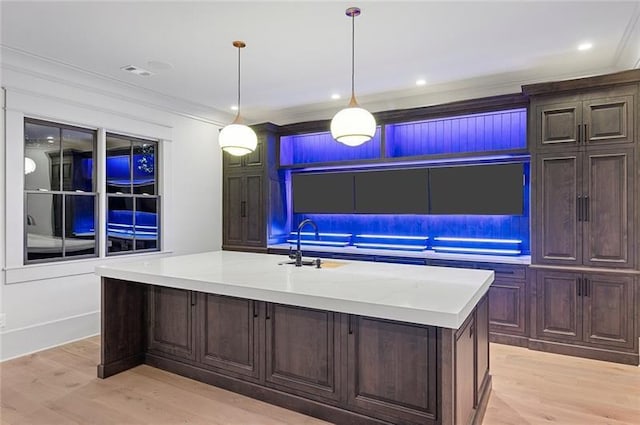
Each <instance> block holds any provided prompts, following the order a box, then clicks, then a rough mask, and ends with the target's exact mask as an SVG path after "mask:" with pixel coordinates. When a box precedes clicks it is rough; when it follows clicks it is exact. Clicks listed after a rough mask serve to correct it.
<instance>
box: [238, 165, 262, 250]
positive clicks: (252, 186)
mask: <svg viewBox="0 0 640 425" xmlns="http://www.w3.org/2000/svg"><path fill="white" fill-rule="evenodd" d="M244 178H245V199H244V200H243V202H245V204H244V205H245V206H244V207H242V209H243V211H240V212H241V213H243V212H244V219H245V220H244V226H245V230H244V238H243V242H244V244H245V245H251V246H266V244H265V242H266V230H265V213H264V202H263V193H264V190H265V189H264V187H263V182H264V180H263V178H262V175H260V174H258V175H247V176H245V177H244ZM241 215H242V214H241Z"/></svg>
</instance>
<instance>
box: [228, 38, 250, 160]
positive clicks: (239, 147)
mask: <svg viewBox="0 0 640 425" xmlns="http://www.w3.org/2000/svg"><path fill="white" fill-rule="evenodd" d="M233 47H237V48H238V103H237V106H238V115H236V118H235V119H234V120H233V122H232V123H231V124H229V125H228V126H226V127H225V128H223V129H222V130H221V131H220V134H219V135H218V143H219V144H220V147H221V148H222V150H223V151H225V152H227V153H229V154H231V155H233V156H242V155H246V154H248V153H250V152H253V151H254V150H255V149H256V146H257V145H258V137H257V136H256V133H255V132H254V131H253V129H251V127H249V126H247V125H244V124H242V118H241V117H240V49H242V48H244V47H246V44H245V42H244V41H234V42H233Z"/></svg>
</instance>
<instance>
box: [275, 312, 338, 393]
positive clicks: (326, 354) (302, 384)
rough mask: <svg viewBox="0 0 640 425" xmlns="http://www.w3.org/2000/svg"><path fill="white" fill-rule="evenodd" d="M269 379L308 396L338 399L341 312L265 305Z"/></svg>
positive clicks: (279, 385)
mask: <svg viewBox="0 0 640 425" xmlns="http://www.w3.org/2000/svg"><path fill="white" fill-rule="evenodd" d="M266 309H267V310H266V318H265V323H266V332H265V344H266V346H265V350H266V367H265V369H266V383H267V385H268V386H272V387H274V388H279V389H283V390H286V391H288V392H292V393H294V394H299V395H302V396H305V397H309V398H314V399H321V400H323V401H329V402H338V401H339V400H340V398H341V387H340V384H341V379H340V376H341V374H340V372H341V369H340V362H341V353H340V347H341V344H340V314H339V313H334V312H330V311H326V310H314V309H309V308H303V307H294V306H289V305H281V304H270V303H269V304H267V307H266Z"/></svg>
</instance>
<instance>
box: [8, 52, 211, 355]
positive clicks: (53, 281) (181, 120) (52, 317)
mask: <svg viewBox="0 0 640 425" xmlns="http://www.w3.org/2000/svg"><path fill="white" fill-rule="evenodd" d="M7 59H8V60H7ZM1 71H2V74H1V84H2V87H3V88H4V94H3V99H0V100H4V101H5V102H4V103H3V105H5V107H4V108H3V114H2V120H1V121H0V130H3V128H2V126H3V125H4V127H5V128H4V130H5V131H1V133H0V137H1V141H2V149H1V150H0V164H2V168H3V171H4V172H3V173H1V175H0V224H1V226H0V261H1V264H0V265H1V266H2V273H1V275H0V313H5V314H6V326H5V327H4V329H0V359H8V358H12V357H16V356H20V355H23V354H26V353H29V352H33V351H37V350H41V349H44V348H47V347H51V346H55V345H59V344H62V343H65V342H68V341H72V340H75V339H79V338H84V337H86V336H89V335H94V334H96V333H98V332H99V323H100V320H99V309H100V293H99V289H100V285H99V280H98V278H97V277H96V276H95V275H94V274H93V269H94V268H95V266H96V265H98V264H103V263H107V262H115V261H122V260H123V258H122V257H120V258H117V259H114V258H110V259H105V258H102V259H89V260H86V259H85V260H74V261H69V262H59V263H51V264H33V265H26V266H25V265H23V258H22V257H23V249H24V246H23V245H24V241H23V220H24V216H23V213H24V205H23V179H24V170H23V167H24V159H23V155H24V134H23V131H24V130H23V119H24V117H33V118H38V119H45V120H50V121H54V122H62V123H67V124H72V125H78V126H83V127H89V128H95V129H98V130H99V134H103V132H104V131H113V132H118V133H121V134H129V135H132V136H138V137H143V138H152V139H158V140H160V141H161V152H160V157H161V162H162V167H163V168H162V172H163V177H162V178H161V179H160V182H159V186H160V190H161V196H162V198H161V199H162V200H161V204H162V205H161V207H162V210H161V214H162V216H161V217H162V226H163V227H162V230H163V234H162V253H160V254H158V253H154V254H140V256H141V257H146V256H157V255H166V254H171V253H173V254H182V253H192V252H201V251H209V250H218V249H220V246H221V228H222V207H221V199H222V195H221V191H222V183H221V178H222V172H221V164H222V162H221V152H220V150H219V149H218V148H217V135H218V131H219V128H220V124H219V122H220V121H224V118H223V119H221V120H220V121H218V120H217V119H216V118H213V119H212V118H209V117H206V118H203V117H198V116H194V115H189V114H187V113H181V112H180V111H179V110H177V109H176V106H175V103H174V104H169V102H167V99H159V98H158V96H157V94H153V93H146V92H144V91H142V90H136V89H134V88H132V87H130V86H126V87H123V86H120V85H119V83H117V82H114V81H109V80H105V79H101V78H100V77H97V76H93V75H89V74H86V73H82V72H80V71H78V70H73V69H67V68H64V67H63V66H61V65H56V64H52V63H50V62H44V61H40V62H39V61H38V60H36V59H34V58H27V57H25V58H20V57H16V56H15V55H14V56H11V57H9V58H7V56H6V55H5V56H4V57H3V63H2V69H1ZM127 257H128V258H126V257H125V258H124V260H127V259H128V260H131V258H132V256H127ZM138 258H139V257H138Z"/></svg>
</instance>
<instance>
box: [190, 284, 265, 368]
mask: <svg viewBox="0 0 640 425" xmlns="http://www.w3.org/2000/svg"><path fill="white" fill-rule="evenodd" d="M260 304H261V303H260V302H258V301H253V300H247V299H244V298H235V297H226V296H222V295H215V294H202V293H201V294H198V312H197V317H198V319H199V320H198V324H197V328H198V329H199V335H198V341H199V344H198V356H197V360H198V362H199V363H201V364H202V365H205V366H207V367H210V368H212V369H214V370H216V371H217V372H219V373H224V374H229V375H232V376H244V377H248V378H253V379H254V380H258V379H259V378H260V346H259V335H260V333H259V331H258V329H259V323H258V321H259V308H260Z"/></svg>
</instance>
